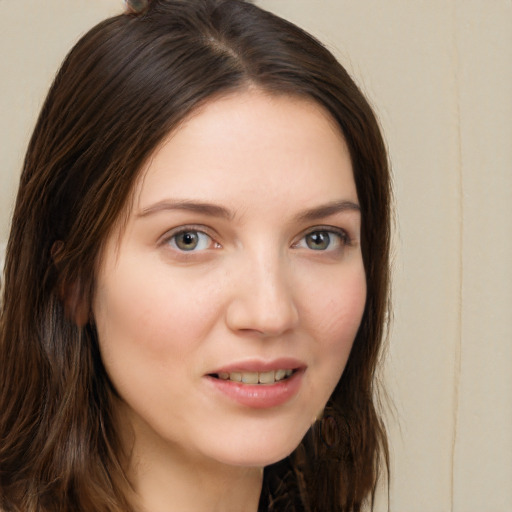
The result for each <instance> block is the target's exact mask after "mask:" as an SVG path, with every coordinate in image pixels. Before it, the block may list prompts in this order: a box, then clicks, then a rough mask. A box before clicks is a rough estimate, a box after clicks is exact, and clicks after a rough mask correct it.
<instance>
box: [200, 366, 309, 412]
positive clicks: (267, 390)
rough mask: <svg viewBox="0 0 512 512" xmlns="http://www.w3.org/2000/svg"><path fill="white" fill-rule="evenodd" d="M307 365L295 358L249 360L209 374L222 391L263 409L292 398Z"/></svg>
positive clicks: (243, 403)
mask: <svg viewBox="0 0 512 512" xmlns="http://www.w3.org/2000/svg"><path fill="white" fill-rule="evenodd" d="M305 370H306V366H305V365H304V363H302V362H301V361H298V360H295V359H289V358H285V359H279V360H273V361H245V362H243V363H234V364H230V365H228V366H225V367H222V368H220V369H218V370H216V371H214V372H212V373H209V374H208V375H206V376H205V377H207V380H208V381H209V382H210V385H211V386H212V387H213V388H214V389H215V390H217V391H219V392H221V394H222V395H224V396H226V397H227V398H229V399H230V400H234V401H235V402H237V403H238V404H241V405H244V406H247V407H251V408H255V409H263V408H268V407H276V406H279V405H283V404H285V403H286V402H288V401H290V400H291V399H292V398H293V397H294V396H295V395H296V394H297V393H298V392H299V390H300V386H301V382H302V376H303V374H304V372H305Z"/></svg>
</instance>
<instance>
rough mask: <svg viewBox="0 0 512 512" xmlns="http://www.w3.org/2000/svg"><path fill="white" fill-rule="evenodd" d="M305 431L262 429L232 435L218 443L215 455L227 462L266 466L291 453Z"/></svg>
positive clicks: (245, 465)
mask: <svg viewBox="0 0 512 512" xmlns="http://www.w3.org/2000/svg"><path fill="white" fill-rule="evenodd" d="M308 428H309V427H307V428H306V429H305V430H304V431H295V432H290V431H286V430H284V431H283V430H282V431H281V432H279V433H278V434H276V432H268V431H265V430H263V431H261V432H259V433H253V435H244V436H242V435H240V434H239V435H238V436H231V437H229V438H228V439H225V442H223V443H222V444H221V445H219V444H218V445H217V446H216V448H217V449H218V451H217V450H216V451H217V453H216V454H215V455H214V457H215V458H216V459H217V460H220V461H222V462H223V463H225V464H228V465H232V466H244V467H264V466H269V465H270V464H274V463H276V462H279V461H280V460H282V459H284V458H285V457H287V456H288V455H290V454H291V453H292V452H293V451H294V450H295V449H296V448H297V446H298V445H299V444H300V442H301V441H302V439H303V437H304V435H305V434H306V432H307V430H308Z"/></svg>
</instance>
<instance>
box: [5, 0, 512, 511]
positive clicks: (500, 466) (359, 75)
mask: <svg viewBox="0 0 512 512" xmlns="http://www.w3.org/2000/svg"><path fill="white" fill-rule="evenodd" d="M260 4H261V5H262V6H263V7H266V8H268V9H270V10H273V11H275V12H277V13H278V14H282V15H284V16H285V17H287V18H289V19H291V20H293V21H296V22H297V23H298V24H300V25H302V26H304V27H306V28H308V29H309V30H311V31H312V32H314V33H315V34H316V35H317V36H318V37H319V38H320V39H322V40H323V41H325V42H326V43H327V44H328V45H329V46H330V47H331V49H333V50H334V51H335V53H336V54H337V55H338V56H339V57H340V59H341V61H342V62H343V63H344V64H345V65H346V66H347V67H348V68H349V69H350V70H351V71H352V73H353V74H354V75H355V77H356V79H357V81H358V82H359V83H360V84H361V85H362V87H363V88H364V90H365V91H366V92H367V94H368V95H369V97H370V99H371V101H372V102H373V104H374V105H375V106H376V109H377V111H378V113H379V115H380V118H381V121H382V124H383V126H384V130H385V132H386V136H387V140H388V143H389V148H390V152H391V160H392V164H393V168H394V180H395V191H396V203H397V227H398V234H397V237H396V251H395V285H394V303H395V306H394V310H395V311H394V316H395V320H394V327H393V332H392V335H391V344H390V350H389V359H388V363H387V365H386V368H385V374H386V380H387V383H388V387H389V389H390V393H391V395H392V397H393V399H394V403H395V407H396V411H397V414H396V416H397V418H398V421H396V420H395V419H392V418H391V419H390V420H389V421H390V427H389V428H390V433H391V444H392V456H393V479H392V485H391V505H392V510H393V511H394V512H442V511H453V512H508V511H510V510H512V371H511V370H512V313H511V311H510V310H511V309H512V265H511V263H510V262H511V261H512V197H511V196H512V121H511V120H512V2H511V1H510V0H490V1H489V0H430V1H428V2H426V1H424V0H387V1H385V2H383V1H380V0H358V1H355V0H262V1H261V2H260ZM1 7H2V16H1V18H0V47H1V48H2V52H0V69H1V70H2V78H1V79H0V132H1V134H2V145H1V147H0V243H1V242H2V241H4V240H5V239H6V237H7V232H8V219H9V215H10V211H11V207H12V203H13V195H14V191H15V186H16V180H17V176H18V170H19V168H20V163H21V159H22V155H23V151H24V147H25V145H26V143H27V140H28V137H29V133H30V129H31V126H32V125H33V123H34V121H35V116H36V115H37V111H38V109H39V108H40V105H41V101H42V97H43V94H44V92H45V90H46V88H47V87H48V85H49V82H50V80H51V77H52V75H53V73H54V71H55V69H56V67H57V65H58V63H59V62H60V61H61V59H62V57H63V56H64V54H65V52H66V51H67V50H68V49H69V47H70V45H71V44H72V42H73V41H75V40H76V38H77V36H78V34H80V33H82V32H83V31H84V30H85V29H86V28H88V27H90V26H91V25H92V24H93V23H94V22H95V21H97V20H99V19H101V18H103V17H105V16H106V15H109V14H113V13H115V12H118V11H119V10H120V8H121V1H120V0H45V1H44V2H43V1H42V0H1ZM379 502H382V500H379ZM381 509H382V510H384V507H381V506H379V510H381Z"/></svg>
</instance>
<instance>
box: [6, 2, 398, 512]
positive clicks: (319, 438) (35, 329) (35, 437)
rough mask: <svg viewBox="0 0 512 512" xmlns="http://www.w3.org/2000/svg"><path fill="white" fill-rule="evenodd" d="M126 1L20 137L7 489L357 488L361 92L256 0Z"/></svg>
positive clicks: (97, 505)
mask: <svg viewBox="0 0 512 512" xmlns="http://www.w3.org/2000/svg"><path fill="white" fill-rule="evenodd" d="M130 6H131V7H130V9H129V10H128V12H127V13H126V14H124V15H121V16H117V17H115V18H112V19H109V20H106V21H104V22H103V23H100V24H99V25H98V26H96V27H95V28H93V29H92V30H91V31H90V32H89V33H88V34H86V35H85V36H84V37H83V38H82V40H81V41H79V42H78V44H77V45H76V46H75V47H74V48H73V50H72V51H71V52H70V54H69V56H68V57H67V58H66V60H65V62H64V64H63V66H62V68H61V70H60V72H59V74H58V75H57V77H56V79H55V82H54V84H53V86H52V88H51V90H50V92H49V95H48V97H47V100H46V102H45V104H44V106H43V109H42V112H41V115H40V118H39V120H38V123H37V125H36V128H35V131H34V134H33V136H32V139H31V142H30V145H29V148H28V152H27V155H26V159H25V163H24V169H23V174H22V177H21V182H20V188H19V193H18V198H17V202H16V207H15V212H14V216H13V224H12V230H11V235H10V239H9V243H8V248H7V257H6V267H5V286H4V296H3V309H2V317H1V344H0V350H1V352H0V354H1V355H0V357H1V361H2V366H1V367H2V370H1V373H0V375H1V380H0V393H1V394H0V410H1V411H2V412H1V414H0V435H1V439H2V443H1V445H0V486H1V501H0V506H1V509H2V510H5V511H21V510H22V511H24V512H27V511H36V510H37V511H52V512H53V511H55V510H62V511H71V510H73V511H77V510H83V511H91V510H95V511H130V510H132V511H144V510H147V511H153V512H155V511H164V510H165V511H168V510H170V511H172V510H194V511H196V510H226V511H232V510H233V511H235V510H275V511H281V510H297V511H298V510H306V511H309V510H311V511H313V510H317V511H327V510H329V511H334V510H339V511H356V510H360V509H361V507H362V506H363V504H364V503H365V502H367V501H368V500H369V499H371V496H372V495H373V492H374V490H375V485H376V482H377V477H378V473H379V467H381V464H382V462H384V463H386V466H387V445H386V437H385V432H384V429H383V427H382V424H381V421H380V419H379V417H378V415H377V413H376V409H375V405H374V391H375V390H374V385H375V384H374V373H375V367H376V364H377V360H378V354H379V350H380V345H381V341H382V338H383V334H384V323H385V316H386V308H387V299H388V252H389V198H390V185H389V174H388V168H387V157H386V152H385V147H384V144H383V141H382V137H381V135H380V131H379V128H378V124H377V122H376V120H375V117H374V115H373V113H372V111H371V108H370V107H369V105H368V103H367V102H366V100H365V99H364V97H363V96H362V94H361V93H360V91H359V90H358V88H357V87H356V85H355V84H354V83H353V81H352V80H351V79H350V77H349V76H348V74H347V73H346V72H345V70H344V69H343V68H342V67H341V66H340V65H339V64H338V63H337V62H336V60H335V59H334V57H333V56H332V55H331V54H330V53H329V52H328V51H327V50H326V49H325V48H324V47H322V46H321V45H320V44H319V43H318V42H317V41H316V40H314V39H313V38H312V37H311V36H309V35H308V34H306V33H304V32H303V31H302V30H300V29H298V28H297V27H295V26H294V25H292V24H290V23H288V22H286V21H284V20H282V19H280V18H278V17H276V16H274V15H272V14H270V13H267V12H265V11H263V10H261V9H259V8H257V7H256V6H254V5H252V4H250V3H247V2H244V1H242V0H190V1H186V2H185V1H172V0H154V1H152V2H151V3H149V5H147V4H146V3H144V4H143V5H140V3H139V2H137V5H135V3H133V4H130ZM263 468H264V469H263Z"/></svg>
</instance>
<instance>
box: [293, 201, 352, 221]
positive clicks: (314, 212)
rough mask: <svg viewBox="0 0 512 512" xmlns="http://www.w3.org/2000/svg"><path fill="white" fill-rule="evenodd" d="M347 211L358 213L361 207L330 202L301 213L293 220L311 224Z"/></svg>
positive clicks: (348, 202)
mask: <svg viewBox="0 0 512 512" xmlns="http://www.w3.org/2000/svg"><path fill="white" fill-rule="evenodd" d="M347 211H349V212H358V213H360V212H361V207H360V206H359V205H358V204H357V203H354V202H353V201H346V200H342V201H331V202H329V203H327V204H324V205H321V206H317V207H316V208H311V209H310V210H306V211H304V212H301V213H299V214H298V215H297V216H296V217H295V219H296V220H297V221H299V222H311V221H315V220H319V219H323V218H325V217H330V216H331V215H335V214H337V213H343V212H347Z"/></svg>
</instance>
